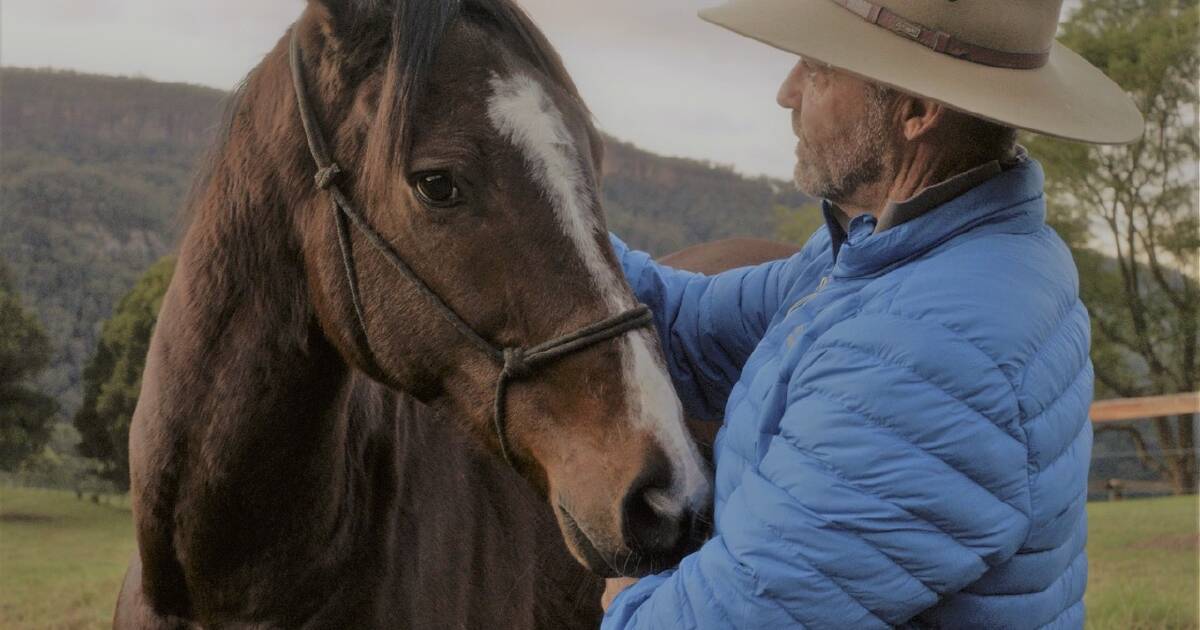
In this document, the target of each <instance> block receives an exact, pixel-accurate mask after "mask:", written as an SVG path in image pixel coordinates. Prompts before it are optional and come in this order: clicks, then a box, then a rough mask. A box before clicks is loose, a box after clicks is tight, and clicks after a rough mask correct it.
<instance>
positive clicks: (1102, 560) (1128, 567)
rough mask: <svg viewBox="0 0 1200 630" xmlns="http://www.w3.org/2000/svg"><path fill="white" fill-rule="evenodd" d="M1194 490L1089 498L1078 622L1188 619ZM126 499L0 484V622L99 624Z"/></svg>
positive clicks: (1156, 627) (1186, 623)
mask: <svg viewBox="0 0 1200 630" xmlns="http://www.w3.org/2000/svg"><path fill="white" fill-rule="evenodd" d="M1197 507H1198V506H1197V502H1196V498H1195V497H1186V498H1170V499H1152V500H1141V501H1126V502H1122V503H1093V504H1092V505H1091V506H1090V507H1089V513H1090V517H1091V538H1090V542H1089V543H1088V550H1089V555H1090V561H1091V578H1090V582H1089V584H1088V596H1087V606H1088V627H1089V628H1094V629H1096V630H1141V629H1145V630H1150V629H1153V630H1170V629H1182V628H1198V627H1200V624H1198V620H1197V614H1198V613H1197V597H1198V593H1200V584H1198V583H1197V547H1196V542H1197ZM133 549H134V545H133V535H132V531H131V525H130V517H129V509H128V507H126V506H122V505H103V504H101V505H96V504H93V503H91V502H87V501H79V500H77V499H76V498H75V496H74V495H73V494H70V493H66V492H55V491H44V490H23V489H12V488H3V487H0V628H2V629H4V630H27V629H28V630H33V629H37V630H56V629H67V628H103V627H108V626H109V624H110V623H111V619H112V609H113V602H114V601H115V599H116V596H117V591H118V590H119V588H120V585H121V579H122V576H123V575H124V572H125V564H126V562H128V560H129V556H130V554H131V553H132V552H133Z"/></svg>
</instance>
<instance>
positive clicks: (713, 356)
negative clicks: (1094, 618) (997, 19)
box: [604, 159, 1092, 629]
mask: <svg viewBox="0 0 1200 630" xmlns="http://www.w3.org/2000/svg"><path fill="white" fill-rule="evenodd" d="M1042 188H1043V174H1042V170H1041V167H1040V166H1039V165H1038V164H1037V163H1036V162H1034V161H1033V160H1028V159H1027V160H1025V161H1023V162H1022V163H1021V164H1019V165H1018V166H1015V167H1013V168H1011V169H1010V170H1008V171H1005V172H1004V173H1002V174H1000V175H997V176H995V177H993V178H991V179H989V180H987V181H985V182H984V183H983V184H981V185H979V186H978V187H976V188H974V189H972V190H970V191H969V192H967V193H966V194H964V195H962V196H961V197H959V198H957V199H955V200H953V201H951V202H949V203H947V204H945V205H943V206H940V207H938V208H936V209H934V210H933V211H931V212H929V213H927V214H925V215H923V216H921V217H919V218H917V219H915V220H912V221H910V222H907V223H903V224H901V225H899V226H897V227H894V228H892V229H890V230H887V231H884V232H881V233H879V234H874V233H873V232H874V229H875V223H874V219H873V218H872V217H861V218H858V219H856V220H854V221H853V222H851V224H850V227H849V229H848V230H847V231H848V232H849V234H846V231H843V230H842V229H841V227H840V226H837V225H836V224H833V223H831V225H830V226H829V227H828V228H825V229H822V230H821V231H820V232H818V233H817V234H816V235H815V236H813V238H812V239H811V240H810V241H809V243H808V244H807V245H806V246H805V247H804V249H803V250H802V251H801V252H800V253H799V254H797V255H796V256H795V257H793V258H791V259H790V260H787V261H781V262H778V263H772V264H768V265H764V266H760V267H755V268H746V269H739V270H735V271H730V272H728V273H724V274H721V275H717V276H712V277H706V276H701V275H696V274H689V273H684V272H681V271H676V270H672V269H668V268H665V267H662V266H659V265H656V264H655V263H654V262H652V261H651V259H650V258H649V257H648V256H646V255H645V254H643V253H640V252H634V251H629V249H628V248H627V247H625V246H624V245H623V244H622V243H620V241H618V240H616V239H614V244H615V245H616V246H617V249H618V256H619V257H620V258H621V260H622V264H623V266H624V269H625V273H626V275H627V276H628V278H629V280H630V282H631V283H632V284H633V286H634V289H635V291H636V292H637V294H638V296H639V297H641V299H642V300H643V301H645V302H646V303H647V304H649V305H650V306H651V307H652V308H653V310H654V312H655V316H656V318H657V324H658V327H659V330H660V331H661V333H662V338H663V344H664V349H665V350H666V353H667V360H668V363H669V364H670V370H671V373H672V375H673V377H674V380H675V384H676V386H677V387H678V388H679V392H680V397H681V398H682V399H683V400H684V405H685V408H686V409H687V410H688V411H689V412H690V413H691V414H693V415H694V416H697V417H704V418H712V419H716V418H720V417H722V416H724V418H725V426H724V428H722V430H721V433H720V435H719V437H718V438H717V443H716V445H715V456H716V504H715V536H714V537H713V538H712V539H711V540H710V541H708V543H707V544H705V545H704V547H703V548H702V549H701V550H700V551H698V552H696V553H694V554H692V555H690V556H688V557H687V558H685V559H684V560H683V562H682V563H681V564H680V565H679V567H678V568H677V569H675V570H674V571H671V572H669V573H665V574H661V575H657V576H653V577H649V578H646V579H643V580H641V581H640V582H638V583H637V584H636V585H635V586H633V587H631V588H630V589H628V590H627V591H626V592H625V593H623V594H622V595H621V596H620V597H618V598H617V600H616V602H615V603H614V605H613V606H612V608H611V609H610V610H609V612H608V615H607V616H606V617H605V621H604V627H605V628H610V629H616V628H785V627H805V628H839V629H841V628H885V627H890V626H909V627H917V628H925V627H932V628H1041V627H1050V628H1081V627H1082V626H1083V603H1082V599H1083V592H1084V586H1085V583H1086V581H1087V558H1086V555H1085V553H1084V543H1085V540H1086V537H1087V525H1086V520H1085V519H1086V515H1085V512H1084V507H1085V500H1086V492H1087V471H1088V462H1089V459H1090V454H1091V445H1092V432H1091V425H1090V423H1089V421H1088V406H1089V404H1090V402H1091V398H1092V367H1091V363H1090V362H1089V359H1088V346H1089V325H1088V315H1087V312H1086V310H1085V309H1084V307H1083V305H1082V304H1081V303H1080V301H1079V297H1078V280H1077V273H1076V270H1075V267H1074V263H1073V262H1072V260H1071V256H1070V253H1069V252H1068V250H1067V248H1066V247H1065V246H1064V245H1063V243H1062V242H1061V241H1060V239H1059V238H1058V237H1057V236H1056V235H1055V233H1054V232H1053V231H1052V230H1051V229H1050V228H1048V227H1047V226H1046V224H1045V204H1044V200H1043V194H1042Z"/></svg>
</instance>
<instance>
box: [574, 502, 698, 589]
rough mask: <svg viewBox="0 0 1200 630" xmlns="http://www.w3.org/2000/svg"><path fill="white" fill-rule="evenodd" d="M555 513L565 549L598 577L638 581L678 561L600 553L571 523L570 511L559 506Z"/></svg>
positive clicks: (627, 553) (627, 552)
mask: <svg viewBox="0 0 1200 630" xmlns="http://www.w3.org/2000/svg"><path fill="white" fill-rule="evenodd" d="M555 512H557V513H558V515H559V522H560V523H561V524H562V531H563V538H564V539H565V540H566V543H567V548H568V549H569V550H570V551H571V553H572V554H574V555H575V557H576V559H578V560H579V562H580V564H582V565H583V566H584V567H586V568H587V569H588V570H589V571H591V572H592V573H594V574H596V575H598V576H600V577H604V578H616V577H642V576H645V575H650V574H653V573H657V572H659V571H662V570H664V569H666V568H668V567H671V566H674V565H675V564H678V562H679V560H680V559H682V555H680V556H679V557H671V558H652V557H648V556H645V555H642V554H640V553H638V552H636V551H633V550H631V549H628V548H622V549H621V550H620V551H617V552H610V553H604V552H602V551H600V549H599V548H597V547H596V544H595V543H594V542H592V537H591V536H590V535H589V534H588V533H587V530H585V529H584V528H583V527H582V526H580V524H579V522H578V521H576V520H575V517H574V516H573V515H572V514H571V511H570V510H568V509H567V508H566V507H564V506H562V505H561V504H559V505H558V506H557V507H556V508H555Z"/></svg>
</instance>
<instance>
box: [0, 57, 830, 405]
mask: <svg viewBox="0 0 1200 630" xmlns="http://www.w3.org/2000/svg"><path fill="white" fill-rule="evenodd" d="M224 97H225V94H224V93H223V92H220V91H218V90H213V89H208V88H202V87H195V86H189V85H178V84H164V83H156V82H152V81H148V80H141V79H128V78H115V77H102V76H92V75H81V74H75V73H69V72H55V71H44V70H24V69H14V68H4V69H0V254H2V255H3V257H4V260H5V262H7V263H8V266H9V267H10V269H11V271H12V276H13V280H14V283H15V285H16V289H17V290H18V293H20V294H21V295H23V296H24V297H25V299H26V300H27V301H28V302H29V306H30V307H31V308H32V310H33V311H34V312H35V313H36V314H37V316H38V317H39V319H40V320H41V323H42V325H43V326H44V327H45V329H46V331H47V333H48V336H49V338H50V339H51V342H52V344H53V345H54V354H53V358H52V361H51V367H50V369H49V370H48V371H47V372H46V373H45V375H44V376H43V377H42V386H43V388H44V390H45V391H47V392H48V393H50V394H51V395H52V396H54V397H55V398H56V399H57V400H58V401H59V403H60V404H61V406H62V410H63V412H64V413H65V415H66V416H69V415H70V414H73V413H74V411H75V410H76V409H77V408H78V406H79V403H80V400H81V395H82V392H81V387H80V384H79V383H80V374H81V371H82V367H83V365H84V363H85V362H86V361H87V359H88V358H89V356H90V355H91V354H92V353H93V352H95V349H96V342H97V339H98V335H99V330H100V325H101V322H103V320H105V319H107V318H108V317H109V316H110V315H111V314H112V311H113V308H114V306H115V305H116V302H117V300H119V299H120V297H121V296H122V295H124V294H125V293H126V292H127V291H128V290H129V289H130V288H131V287H133V285H134V283H135V281H136V280H137V278H138V276H139V275H140V274H141V273H142V272H143V271H145V270H146V268H147V267H149V266H150V265H151V264H152V263H153V262H154V261H156V260H158V259H159V258H160V257H161V256H163V255H164V254H167V253H169V252H170V251H171V250H172V249H173V248H174V246H175V244H176V240H177V237H178V234H179V231H180V229H181V225H180V221H179V219H178V217H179V216H180V206H181V204H182V201H183V198H184V196H185V194H186V191H187V189H188V185H189V183H190V180H191V174H192V171H193V170H194V168H195V165H196V162H197V160H198V158H199V157H200V155H201V154H202V153H203V151H204V149H205V148H206V146H207V145H208V143H209V140H210V138H211V137H212V136H213V132H214V131H215V128H216V126H217V124H218V121H219V120H220V117H221V112H222V101H223V100H224ZM605 172H606V178H605V186H604V196H605V200H606V209H607V211H608V216H609V221H610V226H611V227H612V228H613V229H614V231H617V232H619V233H620V234H621V235H622V236H623V237H624V238H625V239H626V240H627V241H628V242H629V243H630V244H631V245H633V246H635V247H640V248H645V249H648V250H650V251H652V252H655V253H658V254H662V253H667V252H669V251H672V250H675V249H678V248H682V247H685V246H687V245H691V244H694V243H697V242H701V241H705V240H711V239H715V238H720V237H724V236H730V235H751V236H771V235H772V234H773V233H774V232H775V222H776V220H777V211H776V209H777V207H793V208H794V207H799V206H802V205H804V204H805V202H806V200H805V198H804V197H803V196H802V195H800V194H799V193H795V192H792V191H793V188H792V187H791V186H790V185H788V184H786V183H784V182H775V181H771V180H767V179H749V178H745V177H742V176H740V175H738V174H737V173H735V172H733V171H732V170H731V169H728V168H722V167H716V166H713V165H711V164H706V163H702V162H697V161H693V160H684V159H674V158H663V157H659V156H656V155H653V154H650V153H647V152H645V151H641V150H639V149H637V148H635V147H634V146H632V145H629V144H626V143H622V142H618V141H615V140H610V141H609V151H608V159H607V162H606V165H605Z"/></svg>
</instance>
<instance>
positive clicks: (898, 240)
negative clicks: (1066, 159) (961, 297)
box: [822, 148, 1045, 276]
mask: <svg viewBox="0 0 1200 630" xmlns="http://www.w3.org/2000/svg"><path fill="white" fill-rule="evenodd" d="M1043 185H1044V176H1043V173H1042V170H1041V166H1040V165H1039V164H1038V163H1037V162H1036V161H1035V160H1032V159H1030V158H1029V155H1028V153H1026V151H1025V149H1024V148H1020V149H1019V150H1018V153H1017V155H1016V157H1015V158H1014V159H1013V160H1012V161H1006V162H999V161H992V162H988V163H986V164H983V165H981V166H978V167H976V168H973V169H971V170H969V171H966V172H964V173H961V174H959V175H956V176H954V177H951V178H950V179H947V180H946V181H943V182H941V183H938V184H935V185H933V186H929V187H927V188H924V189H922V190H921V191H919V192H918V193H917V194H916V195H914V196H913V197H912V198H910V199H907V200H905V201H900V202H889V203H888V205H887V206H886V207H885V208H884V210H883V212H881V213H880V216H879V218H878V219H876V218H875V217H874V216H872V215H860V216H858V217H855V218H854V219H852V220H851V219H849V218H848V217H847V216H846V213H845V212H843V211H842V209H841V208H838V207H837V206H836V205H834V204H833V203H831V202H829V201H825V202H824V203H823V204H822V209H823V210H824V213H825V222H826V225H828V227H829V234H830V236H831V240H832V247H833V257H834V261H835V272H834V273H835V275H845V276H857V275H870V274H871V273H876V272H879V271H881V270H883V269H885V268H887V267H889V266H891V265H892V264H893V263H895V262H898V261H901V260H907V259H910V258H912V257H913V256H915V255H918V254H920V253H923V252H924V251H926V250H928V249H930V248H931V247H932V246H933V245H936V244H937V243H939V242H941V241H942V240H945V239H946V238H949V237H950V236H953V235H954V234H957V233H958V232H961V231H964V230H965V229H966V228H968V227H970V226H971V225H973V224H974V223H977V222H978V221H979V220H981V219H982V218H984V217H986V216H987V215H989V214H991V213H995V212H998V211H1000V210H1003V209H1006V207H1007V208H1011V207H1012V206H1015V205H1018V204H1020V203H1021V202H1022V201H1031V200H1033V199H1040V198H1041V195H1042V187H1043ZM1029 212H1030V213H1032V215H1036V216H1031V217H1027V218H1028V219H1029V220H1031V221H1033V222H1034V223H1036V225H1037V227H1040V226H1041V224H1042V223H1044V221H1045V206H1044V205H1043V204H1039V205H1038V207H1037V208H1036V209H1030V210H1029ZM931 215H936V216H931ZM843 250H845V251H843Z"/></svg>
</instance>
